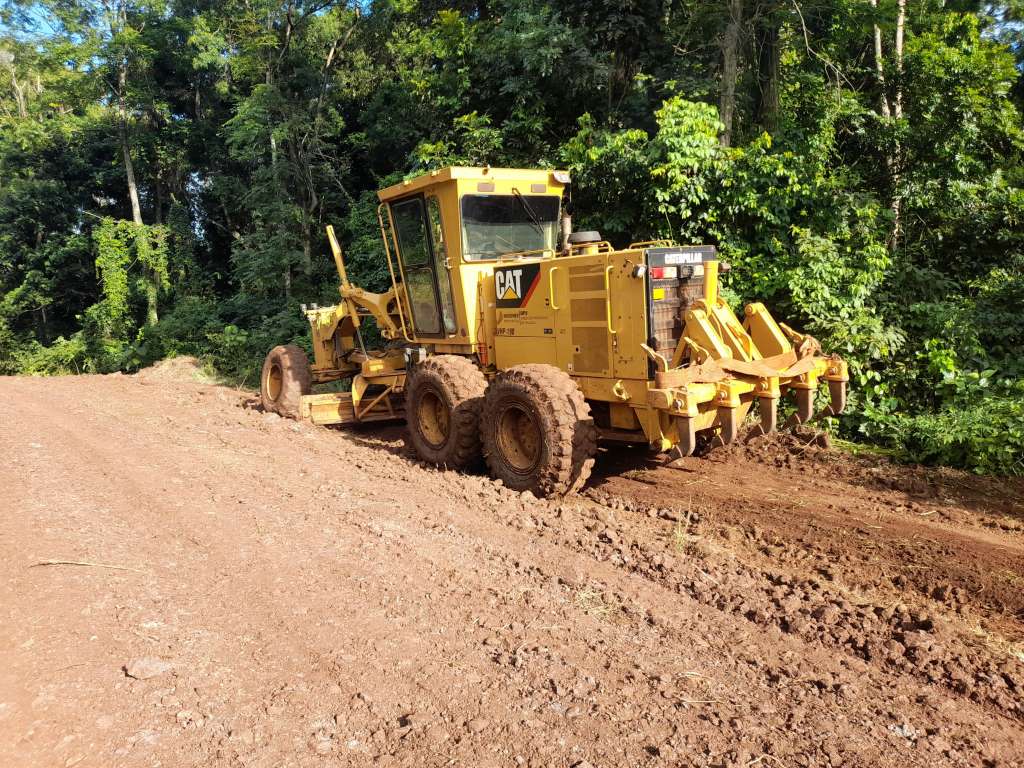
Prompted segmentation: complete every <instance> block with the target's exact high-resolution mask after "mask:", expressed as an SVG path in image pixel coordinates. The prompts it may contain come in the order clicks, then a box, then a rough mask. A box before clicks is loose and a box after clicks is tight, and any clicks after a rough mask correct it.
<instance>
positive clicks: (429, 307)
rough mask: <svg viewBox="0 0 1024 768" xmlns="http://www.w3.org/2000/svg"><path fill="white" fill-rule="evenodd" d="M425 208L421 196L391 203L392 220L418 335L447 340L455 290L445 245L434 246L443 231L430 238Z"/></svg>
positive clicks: (452, 324)
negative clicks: (450, 276)
mask: <svg viewBox="0 0 1024 768" xmlns="http://www.w3.org/2000/svg"><path fill="white" fill-rule="evenodd" d="M434 200H435V202H436V199H434ZM426 204H427V203H426V200H425V199H424V198H423V197H422V196H416V197H411V198H408V199H405V200H401V201H399V202H396V203H392V204H391V220H392V221H393V222H394V231H395V243H396V245H397V246H398V259H399V263H400V265H401V269H402V276H403V280H404V281H405V290H406V293H407V294H408V296H409V304H410V308H411V312H412V325H413V328H414V329H415V331H416V335H417V336H424V337H436V338H444V337H447V336H449V335H452V334H454V333H455V312H454V307H453V302H452V287H451V281H450V279H449V274H448V265H447V258H446V256H445V253H444V250H443V249H444V245H443V242H438V243H437V244H435V242H434V241H435V238H439V237H440V231H439V233H438V234H437V235H432V234H431V228H430V227H429V226H428V219H427V209H426Z"/></svg>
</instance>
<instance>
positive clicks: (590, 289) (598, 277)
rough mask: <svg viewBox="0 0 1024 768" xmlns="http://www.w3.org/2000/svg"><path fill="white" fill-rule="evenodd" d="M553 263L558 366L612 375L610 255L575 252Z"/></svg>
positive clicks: (586, 373) (587, 373)
mask: <svg viewBox="0 0 1024 768" xmlns="http://www.w3.org/2000/svg"><path fill="white" fill-rule="evenodd" d="M554 266H556V267H557V268H558V270H557V272H556V273H555V281H554V283H555V301H556V304H557V305H558V311H557V312H556V320H555V326H556V329H557V333H558V337H559V341H560V344H559V351H560V353H561V354H560V356H559V361H558V362H559V366H560V367H561V368H563V369H565V370H566V371H568V372H569V373H571V374H573V375H574V376H597V377H601V378H610V377H611V375H612V335H611V334H610V333H609V331H608V328H609V312H608V292H607V291H606V290H605V279H606V277H607V276H608V274H607V271H606V268H607V267H608V258H607V255H606V254H603V253H599V254H586V255H581V256H572V257H568V258H564V259H559V260H558V261H557V263H556V264H555V265H554Z"/></svg>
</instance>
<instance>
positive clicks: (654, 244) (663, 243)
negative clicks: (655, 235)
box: [626, 237, 677, 251]
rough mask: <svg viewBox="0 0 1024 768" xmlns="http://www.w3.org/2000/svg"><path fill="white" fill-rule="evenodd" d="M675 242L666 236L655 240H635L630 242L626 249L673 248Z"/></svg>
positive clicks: (675, 245) (675, 244)
mask: <svg viewBox="0 0 1024 768" xmlns="http://www.w3.org/2000/svg"><path fill="white" fill-rule="evenodd" d="M675 247H677V243H676V241H675V240H669V239H668V238H667V237H664V238H659V239H657V240H637V241H636V242H635V243H630V244H629V246H628V247H627V248H626V250H627V251H632V250H635V249H637V248H675Z"/></svg>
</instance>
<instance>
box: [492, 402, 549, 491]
mask: <svg viewBox="0 0 1024 768" xmlns="http://www.w3.org/2000/svg"><path fill="white" fill-rule="evenodd" d="M541 443H542V440H541V431H540V425H539V424H538V423H537V419H536V417H535V416H534V415H533V414H532V413H530V412H528V411H527V410H526V409H525V408H522V407H521V406H519V405H508V406H507V407H506V408H505V409H504V410H503V411H502V412H501V415H500V416H499V417H498V448H499V449H500V450H501V454H502V456H503V457H504V458H505V460H506V461H507V462H508V463H509V465H510V466H511V467H512V468H513V469H515V470H516V471H517V472H522V473H524V474H525V473H528V472H529V471H530V470H531V469H533V468H534V466H536V464H537V462H538V461H540V454H541Z"/></svg>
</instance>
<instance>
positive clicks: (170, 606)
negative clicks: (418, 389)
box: [0, 365, 1024, 768]
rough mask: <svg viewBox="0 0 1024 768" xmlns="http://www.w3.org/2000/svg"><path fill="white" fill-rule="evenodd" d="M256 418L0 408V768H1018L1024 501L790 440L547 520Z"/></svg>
mask: <svg viewBox="0 0 1024 768" xmlns="http://www.w3.org/2000/svg"><path fill="white" fill-rule="evenodd" d="M249 399H250V398H249V396H248V395H247V394H246V393H241V392H236V391H234V390H231V389H226V388H223V387H219V386H215V385H212V384H207V383H202V382H200V381H197V380H195V379H194V378H193V376H192V375H191V369H189V368H188V367H187V366H185V365H167V366H164V367H161V368H158V369H151V370H149V371H145V372H143V373H142V374H140V375H139V376H105V377H77V378H61V379H11V378H7V379H0V402H3V403H4V406H5V407H4V411H3V416H2V418H0V440H2V441H3V446H4V453H5V458H4V461H3V463H2V464H0V487H2V488H3V513H2V516H0V610H2V614H0V615H2V617H3V621H2V624H0V764H2V765H3V766H81V767H82V768H86V767H89V766H97V767H98V766H104V767H106V766H122V765H123V766H155V765H161V766H192V765H197V766H198V765H203V766H208V765H212V766H235V765H238V766H267V767H268V768H269V767H270V766H327V765H331V766H335V765H342V766H349V765H351V766H363V765H380V766H417V768H419V767H420V766H442V765H444V766H448V765H459V766H538V767H539V766H556V767H563V766H565V767H567V766H576V767H577V768H586V767H587V766H592V767H593V768H605V767H610V766H626V765H629V766H677V765H683V766H690V765H693V766H743V767H748V766H755V765H756V766H761V767H762V768H773V767H775V766H864V767H865V768H866V767H867V766H900V768H906V766H943V765H957V766H979V765H985V766H1018V765H1024V652H1022V650H1021V649H1022V645H1021V643H1022V640H1024V594H1022V586H1024V501H1022V500H1024V485H1022V484H1021V483H1019V482H1017V483H1014V482H1009V481H994V480H988V479H979V478H973V477H970V476H967V475H963V474H959V473H952V472H932V471H924V470H914V469H900V468H894V467H892V466H889V465H887V464H885V463H878V462H870V461H865V460H855V459H851V458H850V457H847V456H843V455H837V454H834V453H829V452H825V451H822V450H820V449H818V448H815V447H813V446H810V445H803V444H801V443H800V442H799V441H794V440H788V441H787V440H783V439H779V440H775V441H771V442H769V443H767V444H766V445H765V446H763V451H762V452H754V451H751V450H750V449H747V448H740V449H737V450H735V451H733V452H732V453H730V454H719V455H718V456H717V457H713V458H708V459H689V460H687V461H686V462H685V464H684V466H683V467H682V468H675V469H673V468H667V467H662V466H659V465H658V464H657V463H656V462H652V461H649V460H647V459H646V458H644V457H639V458H638V456H637V454H636V452H624V451H621V450H619V451H610V452H606V453H604V454H603V455H602V456H601V457H600V458H599V459H598V473H597V476H596V477H595V478H594V479H593V480H592V482H591V484H590V487H589V488H588V490H587V491H586V493H585V494H584V495H582V496H578V497H575V498H572V499H568V500H562V501H555V502H540V501H537V500H535V499H533V498H529V497H527V498H523V497H520V496H519V495H518V494H515V493H512V492H510V491H508V490H507V489H504V488H500V487H498V486H496V485H495V484H494V483H492V482H491V481H490V480H487V479H485V478H483V477H478V476H466V475H458V474H454V473H445V472H438V471H435V470H433V469H428V468H423V467H420V466H418V465H417V464H416V463H415V462H414V461H412V460H410V458H409V457H408V456H407V454H406V452H405V448H404V446H403V444H402V440H401V430H400V429H398V428H390V429H386V430H383V431H379V430H377V431H371V430H362V431H360V430H356V431H347V432H346V431H340V430H329V429H322V428H315V427H309V426H304V425H298V424H295V423H291V422H287V421H283V420H280V419H278V418H276V417H271V416H269V415H265V414H262V413H260V412H259V411H257V410H253V409H251V408H247V407H246V401H247V400H249ZM52 561H66V562H68V563H70V562H75V563H86V564H84V565H72V564H43V563H48V562H52Z"/></svg>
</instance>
